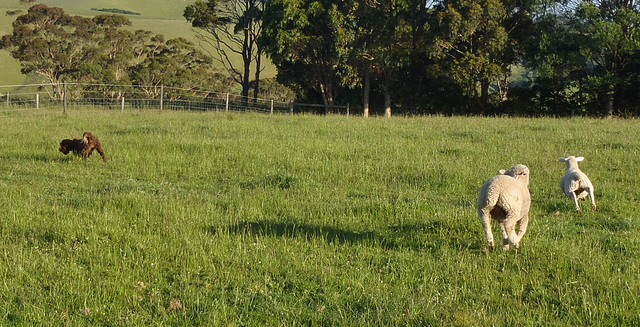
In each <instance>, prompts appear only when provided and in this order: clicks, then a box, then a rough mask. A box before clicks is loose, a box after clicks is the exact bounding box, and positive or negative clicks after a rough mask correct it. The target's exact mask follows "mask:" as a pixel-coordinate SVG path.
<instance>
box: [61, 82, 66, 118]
mask: <svg viewBox="0 0 640 327" xmlns="http://www.w3.org/2000/svg"><path fill="white" fill-rule="evenodd" d="M62 90H63V91H62V113H63V114H66V113H67V83H62Z"/></svg>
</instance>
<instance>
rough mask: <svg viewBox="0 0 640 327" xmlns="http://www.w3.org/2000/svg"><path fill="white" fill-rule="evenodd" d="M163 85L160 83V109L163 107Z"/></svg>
mask: <svg viewBox="0 0 640 327" xmlns="http://www.w3.org/2000/svg"><path fill="white" fill-rule="evenodd" d="M163 102H164V85H160V111H162V108H163V107H164V103H163Z"/></svg>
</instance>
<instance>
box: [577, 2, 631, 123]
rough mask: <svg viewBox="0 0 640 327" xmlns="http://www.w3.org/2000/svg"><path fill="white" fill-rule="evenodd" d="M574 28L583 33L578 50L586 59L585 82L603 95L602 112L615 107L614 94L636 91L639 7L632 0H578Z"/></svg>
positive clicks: (611, 110)
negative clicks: (591, 0) (586, 71)
mask: <svg viewBox="0 0 640 327" xmlns="http://www.w3.org/2000/svg"><path fill="white" fill-rule="evenodd" d="M575 17H576V18H577V19H576V20H575V21H574V22H575V25H574V28H575V29H576V30H577V31H579V32H580V33H581V34H582V35H584V36H585V38H584V40H585V41H584V42H583V43H582V44H581V45H580V46H581V52H582V53H583V54H584V55H585V56H586V57H587V58H588V59H589V61H588V62H585V64H588V66H584V68H585V69H589V71H590V74H589V75H588V76H587V78H586V80H585V84H586V85H587V86H588V87H590V88H591V89H592V90H594V92H595V93H597V94H598V95H599V97H600V98H604V101H603V102H604V107H605V115H606V116H607V117H612V116H613V115H614V114H615V113H616V110H615V109H614V104H615V102H616V94H622V92H623V91H624V90H625V89H626V88H628V87H632V88H634V92H633V93H637V86H638V85H637V80H638V73H639V72H638V71H637V70H632V69H629V68H630V67H632V66H637V63H638V61H637V59H636V58H637V57H638V55H639V54H640V27H639V26H640V7H639V6H638V4H637V3H634V2H633V1H632V0H628V1H623V0H602V1H599V2H590V1H584V2H581V3H580V5H579V6H578V8H577V10H576V15H575Z"/></svg>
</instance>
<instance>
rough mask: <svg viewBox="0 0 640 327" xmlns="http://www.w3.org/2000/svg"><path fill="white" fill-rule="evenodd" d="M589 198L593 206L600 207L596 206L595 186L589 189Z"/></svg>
mask: <svg viewBox="0 0 640 327" xmlns="http://www.w3.org/2000/svg"><path fill="white" fill-rule="evenodd" d="M589 198H590V199H591V208H593V210H598V207H596V197H595V196H594V195H593V187H592V188H590V189H589Z"/></svg>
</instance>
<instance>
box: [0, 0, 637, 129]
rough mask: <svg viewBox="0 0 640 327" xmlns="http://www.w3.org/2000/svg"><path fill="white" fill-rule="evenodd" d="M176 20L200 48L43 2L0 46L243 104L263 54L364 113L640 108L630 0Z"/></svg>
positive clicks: (305, 95)
mask: <svg viewBox="0 0 640 327" xmlns="http://www.w3.org/2000/svg"><path fill="white" fill-rule="evenodd" d="M184 17H185V18H186V19H187V21H188V22H190V23H191V24H192V26H193V27H194V30H195V31H197V34H198V37H199V40H201V41H204V42H206V43H208V44H210V45H211V46H213V49H215V50H216V53H214V54H212V56H211V57H210V56H207V55H205V54H204V53H202V52H201V51H200V50H199V49H198V48H197V47H196V46H195V45H194V44H192V43H190V42H188V41H186V40H185V39H182V38H177V39H172V40H164V39H163V38H162V36H160V35H154V34H152V33H151V32H148V31H130V30H129V29H127V28H125V27H126V26H128V25H130V21H129V20H128V19H127V18H124V17H122V16H117V15H99V16H96V17H94V18H93V19H89V18H82V17H77V16H73V17H72V16H69V15H66V14H64V12H63V11H62V9H59V8H50V7H47V6H45V5H36V6H33V7H32V8H30V9H29V12H28V13H27V14H24V15H21V16H18V17H17V18H16V21H15V22H14V26H13V33H12V34H10V35H5V36H4V37H2V41H0V47H1V48H2V49H6V50H8V51H10V52H11V54H12V56H13V57H14V58H17V59H19V60H20V61H21V62H22V65H23V72H24V73H35V74H39V75H40V76H43V77H44V78H46V79H47V80H49V81H50V82H51V83H52V84H54V85H61V83H62V82H64V81H71V80H73V81H83V82H93V83H112V84H116V83H117V84H134V85H145V86H148V90H147V92H149V94H153V93H154V92H158V90H157V88H158V86H160V85H169V86H177V87H184V88H186V89H189V88H196V87H199V86H200V87H202V86H205V87H208V88H212V87H226V88H227V89H229V83H230V82H229V81H232V82H234V83H236V84H238V85H239V86H240V88H241V92H242V96H243V99H248V98H249V92H250V91H251V90H253V96H254V97H259V95H260V94H261V93H264V92H268V93H269V94H272V95H273V94H275V93H278V92H280V91H279V90H282V89H281V88H280V86H279V85H280V84H278V83H274V82H273V81H263V82H261V78H260V73H261V72H262V70H263V60H264V59H263V57H265V56H266V58H268V59H270V60H271V62H272V63H273V64H274V65H275V67H276V69H277V80H278V81H279V82H280V83H282V84H284V85H286V86H287V87H288V89H289V90H291V91H293V92H295V93H296V97H297V99H298V100H299V101H305V102H315V103H324V104H325V105H326V106H327V108H330V107H331V105H335V104H346V103H348V104H350V105H351V108H352V112H353V110H358V109H360V110H362V112H363V113H364V115H365V116H367V115H369V113H370V112H372V113H375V114H380V115H383V114H384V115H386V116H391V114H392V113H401V114H434V113H439V114H486V115H491V114H503V113H506V114H515V115H527V116H538V115H553V116H567V115H573V114H580V115H591V116H638V115H640V92H638V91H639V89H640V51H639V50H640V35H638V33H639V29H638V26H640V7H639V6H638V4H637V3H635V2H634V1H633V0H585V1H569V0H555V1H554V0H349V1H347V0H307V1H300V0H207V1H203V0H198V1H196V2H195V3H194V4H193V5H190V6H187V8H186V9H185V11H184ZM234 58H240V60H236V59H234ZM214 60H217V61H219V62H220V63H222V66H223V67H224V68H225V69H226V73H227V75H228V77H226V78H224V77H222V76H221V74H219V73H217V72H215V71H214V70H213V68H212V63H213V61H214ZM216 85H218V86H216ZM56 91H57V92H58V93H60V92H63V90H62V88H60V87H58V88H57V89H56ZM280 93H284V92H280Z"/></svg>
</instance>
